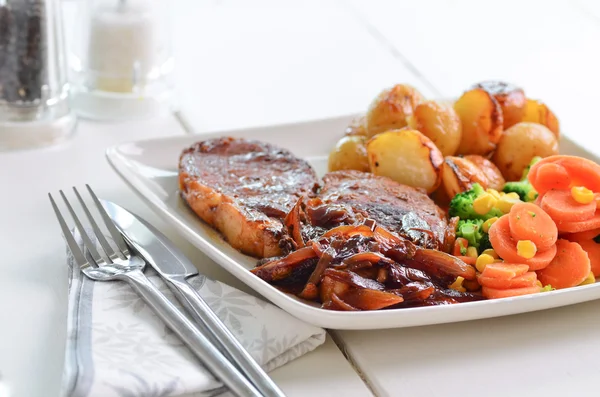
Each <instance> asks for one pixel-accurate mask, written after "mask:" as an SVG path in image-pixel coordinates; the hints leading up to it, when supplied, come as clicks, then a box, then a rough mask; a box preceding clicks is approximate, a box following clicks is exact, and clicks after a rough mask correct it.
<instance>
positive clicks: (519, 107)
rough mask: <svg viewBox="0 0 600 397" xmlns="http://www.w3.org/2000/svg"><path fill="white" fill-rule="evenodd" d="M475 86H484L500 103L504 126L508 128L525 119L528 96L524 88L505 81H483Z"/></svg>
mask: <svg viewBox="0 0 600 397" xmlns="http://www.w3.org/2000/svg"><path fill="white" fill-rule="evenodd" d="M474 88H482V89H484V90H486V91H487V92H488V93H490V94H491V95H492V96H493V97H494V98H495V99H496V100H497V101H498V103H499V104H500V108H501V109H502V118H503V119H504V123H503V128H504V129H505V130H506V129H508V128H510V127H512V126H513V125H515V124H517V123H519V122H521V121H523V116H524V115H525V104H526V102H527V98H526V97H525V93H524V92H523V90H522V89H521V88H519V87H517V86H515V85H513V84H510V83H506V82H504V81H483V82H481V83H479V84H476V85H475V86H474Z"/></svg>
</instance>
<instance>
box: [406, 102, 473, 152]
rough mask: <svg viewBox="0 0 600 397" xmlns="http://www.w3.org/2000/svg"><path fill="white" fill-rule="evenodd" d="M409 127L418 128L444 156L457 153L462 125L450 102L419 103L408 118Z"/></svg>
mask: <svg viewBox="0 0 600 397" xmlns="http://www.w3.org/2000/svg"><path fill="white" fill-rule="evenodd" d="M407 122H408V127H409V128H411V129H413V130H417V131H419V132H420V133H422V134H423V135H425V136H426V137H427V138H429V139H431V140H432V141H433V143H435V145H436V146H437V147H438V149H440V151H441V152H442V154H443V155H444V156H452V155H454V154H455V153H456V150H457V149H458V145H459V144H460V136H461V131H462V127H461V125H460V118H459V117H458V114H456V111H455V110H454V108H453V107H452V106H450V105H448V104H442V103H438V102H435V101H425V102H422V103H420V104H418V105H417V106H416V107H415V110H414V112H413V114H412V115H411V116H408V118H407Z"/></svg>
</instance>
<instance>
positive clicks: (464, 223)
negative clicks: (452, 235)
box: [456, 219, 492, 252]
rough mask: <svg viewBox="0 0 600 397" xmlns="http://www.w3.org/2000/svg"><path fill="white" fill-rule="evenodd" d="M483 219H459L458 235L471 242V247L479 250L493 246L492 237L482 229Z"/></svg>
mask: <svg viewBox="0 0 600 397" xmlns="http://www.w3.org/2000/svg"><path fill="white" fill-rule="evenodd" d="M482 225H483V220H482V219H474V220H472V219H467V220H460V221H458V225H457V227H456V237H462V238H464V239H466V240H467V241H468V242H469V247H475V248H477V250H478V251H479V252H483V251H484V250H486V249H488V248H492V244H490V238H489V236H488V234H487V233H485V232H484V231H483V229H482Z"/></svg>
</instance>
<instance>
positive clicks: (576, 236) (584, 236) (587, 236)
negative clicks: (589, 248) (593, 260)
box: [561, 228, 600, 243]
mask: <svg viewBox="0 0 600 397" xmlns="http://www.w3.org/2000/svg"><path fill="white" fill-rule="evenodd" d="M597 236H600V228H599V229H592V230H586V231H585V232H579V233H568V234H563V235H562V236H561V237H562V238H564V239H565V240H569V241H574V242H576V243H578V242H580V241H585V240H592V239H594V238H596V237H597Z"/></svg>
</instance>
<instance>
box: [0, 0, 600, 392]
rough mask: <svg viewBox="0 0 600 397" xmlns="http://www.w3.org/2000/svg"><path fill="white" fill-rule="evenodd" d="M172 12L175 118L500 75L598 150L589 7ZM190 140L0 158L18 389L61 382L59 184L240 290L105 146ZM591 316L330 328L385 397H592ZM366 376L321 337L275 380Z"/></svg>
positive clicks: (246, 121) (205, 122)
mask: <svg viewBox="0 0 600 397" xmlns="http://www.w3.org/2000/svg"><path fill="white" fill-rule="evenodd" d="M484 3H485V4H484ZM173 12H174V16H175V20H176V22H177V23H176V24H175V50H176V55H177V59H178V69H177V74H176V81H177V84H178V87H179V94H180V96H179V98H180V102H181V108H182V111H183V113H184V115H185V116H186V118H187V119H188V120H189V121H190V124H191V125H192V126H193V128H194V130H195V131H196V132H199V133H200V132H204V131H210V130H222V129H229V128H237V127H240V128H242V127H248V126H258V125H266V124H276V123H281V122H291V121H297V120H305V119H314V118H322V117H329V116H335V115H340V114H346V113H354V112H357V111H362V110H364V109H365V108H366V106H367V105H368V103H369V102H370V100H371V99H372V97H373V96H375V95H376V94H377V93H378V92H379V91H380V90H381V89H382V88H384V87H386V86H389V85H391V84H394V83H397V82H407V83H410V84H413V85H415V86H416V87H417V88H419V89H420V90H421V91H422V92H423V93H424V94H425V95H426V96H429V97H434V96H455V95H460V93H461V92H462V90H464V89H465V88H466V87H468V86H469V85H471V84H473V83H475V82H477V81H479V80H482V79H487V78H500V79H505V80H509V81H513V82H515V83H517V84H520V85H522V86H523V87H524V88H525V90H526V92H527V93H529V95H531V96H537V97H540V98H542V99H543V100H544V101H546V102H547V103H549V104H550V105H551V106H552V108H553V109H554V110H555V111H556V113H557V114H558V116H559V118H560V120H561V123H562V126H563V129H564V131H566V132H567V134H568V135H570V136H571V137H573V138H575V139H576V140H578V141H579V142H582V143H585V144H586V145H587V146H588V147H591V149H592V150H594V149H596V152H598V150H597V148H598V147H597V146H596V147H594V144H596V143H598V138H596V136H597V135H596V133H595V127H594V122H595V118H594V116H595V115H596V113H597V112H596V108H597V106H598V99H597V92H598V88H600V77H599V76H600V74H599V73H598V70H600V56H599V55H598V54H599V52H598V46H600V5H598V3H597V2H595V1H594V0H577V1H566V0H565V1H541V0H540V1H528V2H523V1H516V0H508V1H504V2H502V3H496V2H494V3H487V2H481V1H476V0H473V1H457V0H455V1H449V2H446V1H426V2H418V1H416V0H415V1H391V0H389V1H379V0H378V1H371V2H367V1H351V2H350V1H341V0H340V1H324V2H321V1H316V0H311V1H305V2H290V3H282V2H279V1H266V0H260V1H258V0H257V1H252V2H244V1H241V0H235V1H234V0H220V1H219V0H214V1H205V0H203V1H199V0H173ZM0 133H1V131H0ZM182 133H183V130H182V129H181V127H180V126H179V125H178V124H177V123H176V121H175V119H174V118H173V117H161V118H155V119H151V120H146V121H136V122H127V123H118V124H116V123H92V122H87V121H82V122H81V123H80V125H79V128H78V131H77V135H76V136H75V138H74V139H73V140H71V141H69V142H68V143H66V144H64V145H62V146H57V147H53V148H48V149H43V150H31V151H22V152H14V153H0V169H1V170H2V172H0V186H1V188H0V208H1V211H2V212H1V216H0V252H2V254H3V255H2V259H3V260H2V261H0V373H1V374H2V376H3V377H4V379H5V380H6V381H7V382H8V384H9V386H10V387H11V390H12V392H13V394H12V395H14V396H19V397H21V396H24V397H30V396H31V397H37V396H44V397H45V396H55V395H57V394H58V390H59V382H60V374H61V371H62V364H63V355H64V354H63V349H64V337H65V329H64V328H65V316H66V287H67V278H66V269H65V266H64V258H65V253H64V246H63V243H62V241H61V237H60V235H59V233H58V226H57V224H56V221H55V219H54V215H53V214H52V212H51V211H50V207H49V205H48V202H47V197H46V193H47V192H49V191H57V190H58V189H61V188H62V189H67V188H70V187H71V186H73V185H77V186H80V185H82V184H83V183H90V184H91V185H92V186H93V187H94V188H95V190H96V191H97V192H98V194H99V195H101V196H103V197H106V198H107V199H110V200H114V201H116V202H118V203H121V204H123V205H125V206H128V207H130V208H136V209H137V210H138V211H139V213H140V214H141V215H142V216H144V217H146V218H147V219H148V220H150V221H151V222H152V223H155V224H157V225H160V226H161V227H162V228H163V230H165V231H166V233H167V234H168V235H169V236H170V237H171V238H173V240H174V241H175V243H176V244H177V245H179V246H180V247H181V248H183V250H184V251H185V252H186V253H187V254H188V256H190V258H191V259H192V261H193V262H194V263H195V264H196V265H197V266H198V267H199V268H200V269H201V270H202V271H204V272H206V273H207V274H209V275H211V276H213V277H216V278H218V279H220V280H223V281H225V282H228V283H230V284H232V285H235V286H236V287H241V288H244V287H243V286H241V285H240V283H239V282H237V280H234V279H233V278H232V277H231V276H230V275H228V274H227V273H225V272H224V271H222V270H220V269H219V268H218V267H217V266H215V265H214V264H213V263H212V262H211V261H210V260H209V259H207V258H206V257H205V256H204V255H203V254H202V253H200V252H199V251H197V250H196V249H195V248H193V247H192V246H191V245H190V244H188V243H187V242H185V241H184V240H183V239H182V238H180V237H178V236H177V235H176V233H174V231H173V230H172V229H171V228H170V227H168V226H166V225H165V224H164V223H162V222H161V221H160V220H159V219H158V217H157V216H155V215H154V214H153V213H152V212H151V211H150V210H149V208H148V207H146V206H145V205H144V204H142V202H141V201H140V200H139V199H138V198H137V197H136V196H135V195H134V194H133V193H132V192H131V191H130V190H129V189H128V188H127V187H126V186H125V185H124V184H123V182H121V180H120V179H119V178H118V177H117V176H116V175H115V174H114V173H113V171H112V170H111V169H110V167H109V166H108V164H107V163H106V161H105V160H104V155H103V153H104V149H105V148H106V147H107V146H110V145H114V144H117V143H119V142H122V141H129V140H136V139H144V138H150V137H156V136H167V135H177V134H182ZM590 143H591V144H590ZM599 313H600V302H589V303H585V304H580V305H575V306H570V307H565V308H561V309H555V310H548V311H544V312H539V313H531V314H524V315H518V316H510V317H504V318H498V319H491V320H481V321H472V322H466V323H458V324H450V325H440V326H428V327H419V328H412V329H399V330H387V331H376V332H336V333H334V336H335V338H336V340H337V341H338V343H340V344H342V345H343V348H344V350H345V351H346V354H347V355H348V357H349V359H350V360H351V362H352V363H353V365H354V366H355V367H356V368H357V369H358V370H357V371H358V372H360V373H362V375H363V377H364V380H365V381H366V383H368V385H369V386H370V387H371V388H372V390H374V392H375V394H376V395H378V396H411V397H412V396H445V395H448V394H449V393H456V394H459V395H461V397H469V396H478V397H481V396H522V395H523V396H529V397H531V396H540V397H541V396H543V397H549V396H564V395H578V396H597V395H598V391H597V387H595V385H594V378H595V377H596V376H598V371H600V367H599V366H598V365H597V362H598V357H600V336H599V335H600V333H599V332H598V329H599V328H600V327H599V326H600V314H599ZM357 371H355V370H354V369H353V367H352V366H351V365H350V363H349V362H348V361H347V360H346V358H345V357H344V356H343V355H342V353H341V352H340V350H339V349H338V348H337V346H336V345H335V344H333V342H332V341H331V340H330V339H328V342H327V343H326V345H325V346H323V347H321V348H319V349H317V350H316V351H315V352H313V353H310V354H308V355H306V356H304V357H302V358H300V359H298V360H296V361H294V362H292V363H290V364H288V365H286V366H284V367H282V368H280V369H278V370H276V371H274V372H273V373H272V375H273V377H274V379H275V380H276V381H277V382H278V383H279V384H280V385H281V386H282V387H283V388H284V390H285V391H286V392H287V393H289V395H290V396H306V395H314V396H325V395H331V396H334V395H344V396H368V395H370V394H371V393H370V391H369V389H368V388H367V385H366V384H365V383H364V382H363V380H362V379H361V378H360V377H359V376H358V374H357Z"/></svg>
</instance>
